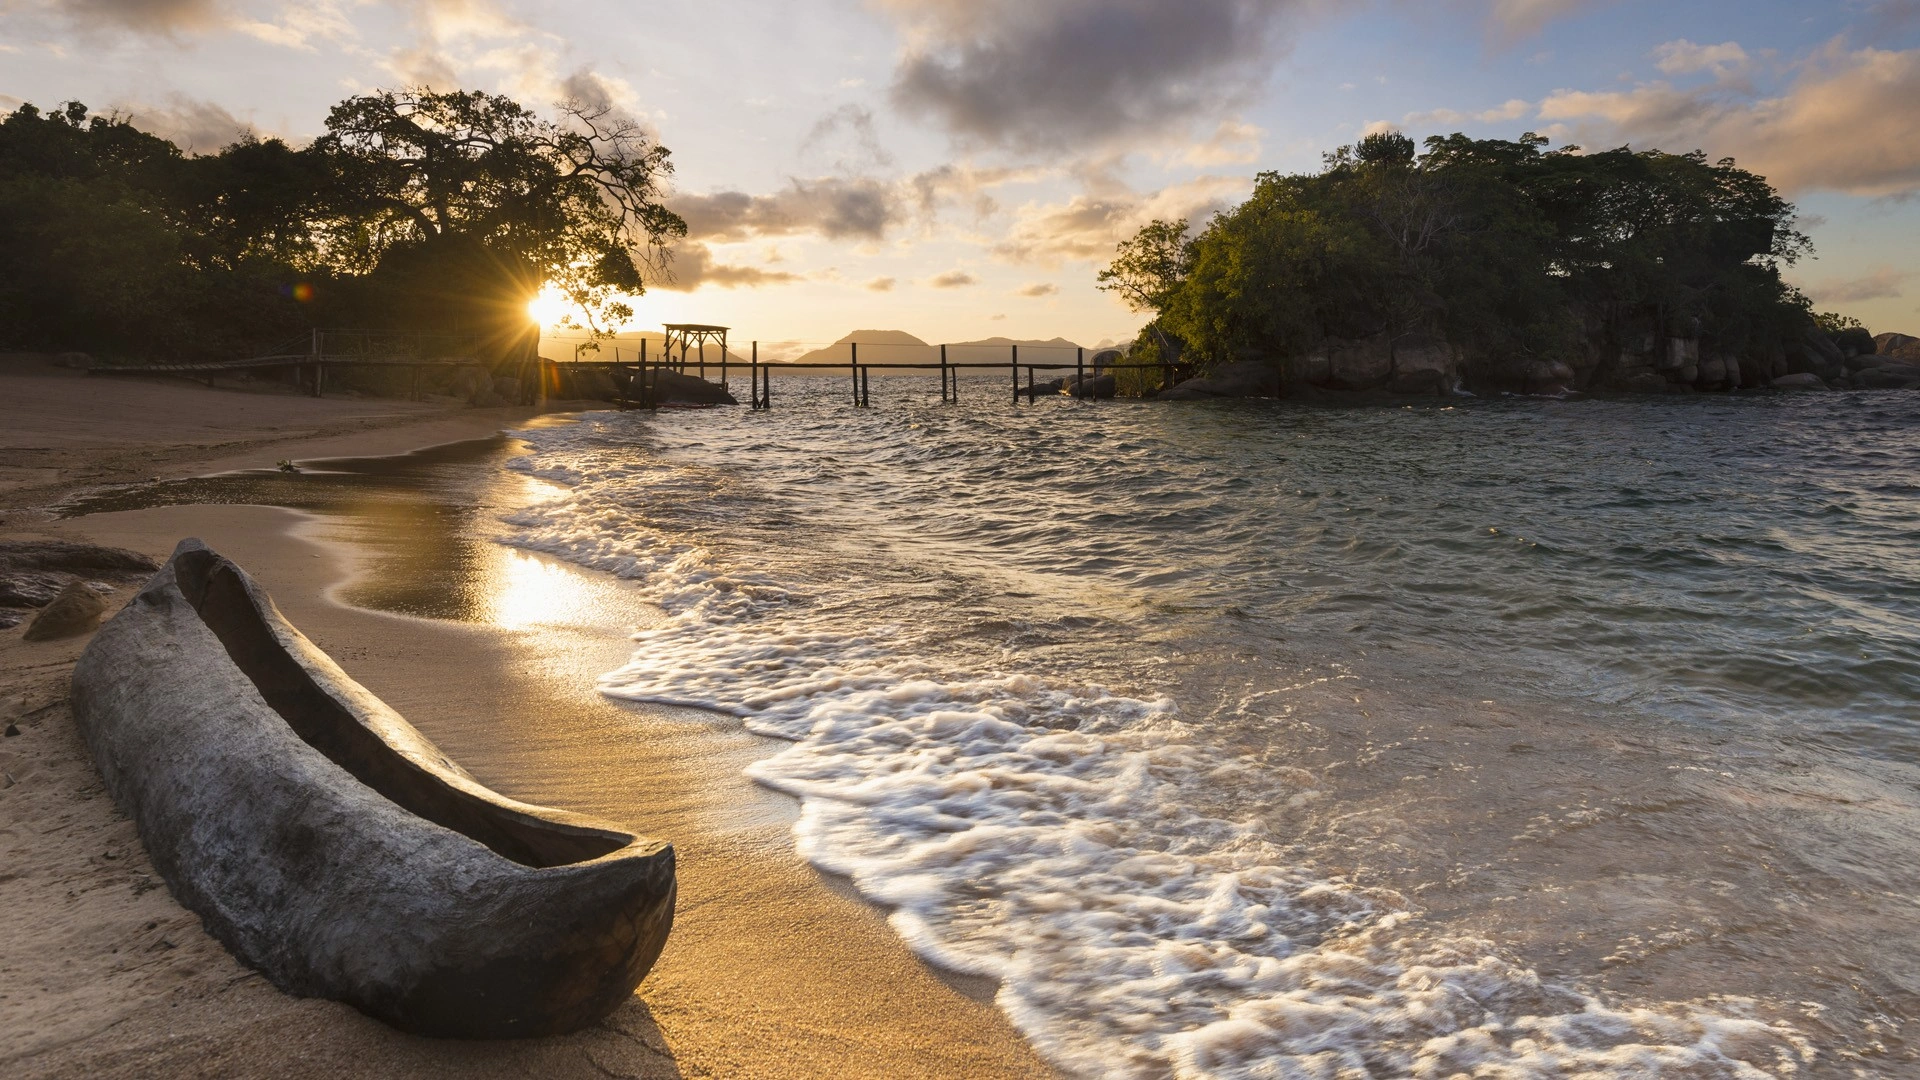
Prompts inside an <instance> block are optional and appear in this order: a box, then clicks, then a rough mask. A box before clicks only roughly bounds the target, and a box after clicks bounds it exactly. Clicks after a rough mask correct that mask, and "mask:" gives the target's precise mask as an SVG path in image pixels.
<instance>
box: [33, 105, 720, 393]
mask: <svg viewBox="0 0 1920 1080" xmlns="http://www.w3.org/2000/svg"><path fill="white" fill-rule="evenodd" d="M671 171H672V163H671V159H670V157H669V154H668V152H667V150H666V149H665V148H664V147H661V146H659V145H658V144H657V143H655V142H654V141H653V140H652V138H651V137H650V136H649V135H648V134H647V133H646V132H645V131H644V130H643V129H642V128H641V127H640V126H639V125H638V124H637V123H636V122H635V121H633V120H632V119H631V118H627V117H624V116H622V115H620V114H619V113H617V112H615V111H613V110H611V109H608V108H603V107H590V106H587V105H583V104H581V103H579V102H566V103H562V104H560V105H559V106H557V107H556V110H555V113H554V115H553V116H552V117H551V118H548V117H543V116H541V115H538V114H536V113H534V112H532V111H531V110H529V109H526V108H524V107H522V106H521V105H519V104H517V103H516V102H514V101H512V100H509V99H508V98H505V97H499V96H490V95H486V94H480V93H471V92H453V93H433V92H430V91H426V90H408V91H383V92H380V93H374V94H369V95H365V96H360V97H354V98H349V99H348V100H346V101H343V102H341V103H340V104H339V105H337V106H336V107H335V108H334V109H333V110H332V112H331V114H330V115H329V116H328V118H327V132H326V134H325V135H323V136H321V137H320V138H319V139H316V140H315V141H314V142H313V143H312V145H310V146H307V147H304V148H295V147H292V146H289V145H287V144H286V143H284V142H281V141H279V140H264V141H262V140H253V139H246V140H242V141H240V142H237V143H235V144H233V145H231V146H228V147H226V148H224V149H222V150H221V151H219V152H218V153H216V154H212V155H207V156H203V157H188V156H186V155H184V154H182V153H181V152H180V151H179V149H178V148H176V147H175V146H173V145H172V144H171V143H168V142H167V141H165V140H163V139H159V138H156V137H154V136H151V135H147V134H145V133H143V132H141V131H139V130H138V129H136V128H134V127H133V126H132V125H131V124H129V123H128V122H127V121H126V120H125V119H124V118H121V117H117V116H93V115H90V114H89V113H88V111H87V109H86V107H85V106H83V105H80V104H78V103H69V104H67V105H65V106H63V107H62V108H60V109H59V110H56V111H54V112H51V113H42V112H41V111H40V110H38V109H36V108H35V107H33V106H32V105H22V106H21V107H19V108H18V109H16V110H15V111H14V112H13V113H12V114H11V115H9V116H7V117H6V119H5V120H4V121H0V346H4V347H13V348H22V347H25V348H80V349H91V350H98V351H104V352H109V353H123V354H129V355H215V356H221V355H224V356H231V355H233V354H234V353H235V352H243V351H245V350H246V349H248V348H256V347H263V346H265V345H267V344H270V343H271V342H273V341H275V340H278V339H280V338H284V337H287V336H290V335H291V334H294V333H298V332H300V331H302V330H304V329H305V328H306V327H308V326H311V325H334V326H339V325H365V326H374V327H387V328H404V329H417V330H432V331H458V332H461V333H465V334H470V335H477V336H482V337H485V338H492V339H504V338H508V337H513V338H524V335H525V332H526V330H527V317H526V305H527V302H528V300H530V299H531V298H532V297H533V295H534V294H535V293H537V292H538V291H539V290H540V288H541V287H542V286H543V285H548V284H550V285H553V286H555V287H557V288H559V289H560V290H561V291H562V292H564V294H565V295H566V296H568V297H569V298H570V299H571V300H572V301H573V302H574V304H575V306H576V307H577V308H578V310H579V312H580V315H581V317H582V318H583V319H584V320H585V322H586V323H587V325H588V326H589V327H594V328H601V327H605V326H607V325H609V324H610V323H617V322H619V321H621V320H623V319H624V318H626V317H627V316H629V315H630V314H631V312H630V311H629V310H628V309H627V307H626V306H625V304H624V302H623V301H622V297H623V296H630V295H638V294H640V293H641V292H643V291H644V290H645V289H646V287H647V284H648V283H649V282H650V281H653V280H658V279H659V278H660V277H662V276H663V275H664V274H665V273H666V272H667V267H668V263H669V260H670V258H671V248H670V245H671V243H672V242H673V240H674V239H676V238H678V237H681V236H684V235H685V233H686V225H685V224H684V223H683V222H682V221H681V220H680V219H679V218H678V217H676V216H675V215H674V214H673V213H672V212H671V211H669V210H667V209H666V208H665V207H664V206H663V205H662V204H661V195H662V192H661V185H662V182H663V181H664V179H665V178H666V177H667V176H668V175H669V174H670V173H671Z"/></svg>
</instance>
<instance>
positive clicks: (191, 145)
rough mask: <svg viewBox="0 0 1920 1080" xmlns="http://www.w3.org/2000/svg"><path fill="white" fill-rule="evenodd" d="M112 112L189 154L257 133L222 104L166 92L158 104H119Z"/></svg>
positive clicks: (217, 148)
mask: <svg viewBox="0 0 1920 1080" xmlns="http://www.w3.org/2000/svg"><path fill="white" fill-rule="evenodd" d="M113 111H114V112H116V113H118V114H120V115H121V116H123V117H125V118H126V119H127V122H128V123H130V124H132V125H133V126H134V127H137V128H139V129H140V130H141V131H144V132H147V133H148V134H150V135H158V136H160V137H161V138H163V139H166V140H168V141H170V142H172V143H173V144H175V145H176V146H178V147H180V149H181V150H184V151H186V152H187V153H188V154H211V153H214V152H215V151H217V150H219V149H220V148H222V147H224V146H228V145H230V144H232V143H235V142H238V141H240V140H241V139H242V138H245V137H247V136H249V135H257V134H258V132H257V131H255V130H254V126H253V125H252V124H250V123H248V122H247V121H245V120H242V119H240V118H239V117H237V116H235V115H233V114H232V113H230V112H228V111H227V110H226V109H224V108H222V107H221V106H219V105H216V104H214V103H213V102H211V101H199V100H196V99H194V98H189V97H186V96H185V95H182V94H172V95H169V96H168V97H167V98H166V99H165V101H164V102H161V103H157V104H121V105H117V106H115V107H114V110H113Z"/></svg>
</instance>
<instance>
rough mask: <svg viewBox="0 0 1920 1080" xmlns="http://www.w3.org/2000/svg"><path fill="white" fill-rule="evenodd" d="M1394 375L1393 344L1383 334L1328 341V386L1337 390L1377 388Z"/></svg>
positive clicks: (1385, 383)
mask: <svg viewBox="0 0 1920 1080" xmlns="http://www.w3.org/2000/svg"><path fill="white" fill-rule="evenodd" d="M1392 376H1393V346H1392V344H1391V343H1389V342H1388V340H1387V338H1386V337H1385V336H1384V335H1382V336H1378V337H1370V338H1361V339H1360V340H1358V341H1342V340H1337V339H1336V340H1333V341H1329V342H1327V385H1329V386H1331V387H1333V388H1334V389H1336V390H1378V389H1381V388H1382V387H1384V386H1386V385H1387V380H1388V379H1390V378H1391V377H1392Z"/></svg>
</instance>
